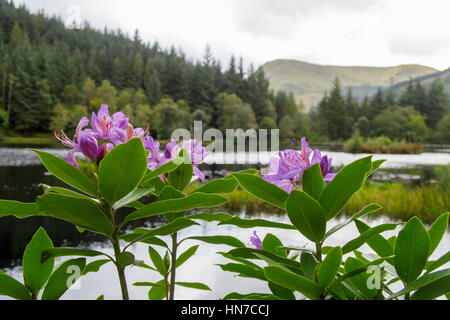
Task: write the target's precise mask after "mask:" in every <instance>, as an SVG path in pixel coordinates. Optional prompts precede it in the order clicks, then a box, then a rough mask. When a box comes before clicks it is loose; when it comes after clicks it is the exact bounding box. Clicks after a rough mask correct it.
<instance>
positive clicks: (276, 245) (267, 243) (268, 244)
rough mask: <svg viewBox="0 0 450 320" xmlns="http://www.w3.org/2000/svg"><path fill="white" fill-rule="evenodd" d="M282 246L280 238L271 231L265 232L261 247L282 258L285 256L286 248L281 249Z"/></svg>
mask: <svg viewBox="0 0 450 320" xmlns="http://www.w3.org/2000/svg"><path fill="white" fill-rule="evenodd" d="M282 247H283V243H282V242H281V240H280V239H278V238H277V237H276V236H275V235H273V234H271V233H267V234H266V236H265V237H264V239H263V241H262V247H261V248H262V249H263V250H265V251H267V252H272V253H274V254H276V255H279V256H282V257H284V258H286V257H287V253H286V249H284V250H283V249H281V248H282Z"/></svg>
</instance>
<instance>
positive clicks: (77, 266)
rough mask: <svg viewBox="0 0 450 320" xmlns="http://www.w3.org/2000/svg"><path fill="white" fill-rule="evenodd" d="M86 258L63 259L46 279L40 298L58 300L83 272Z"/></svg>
mask: <svg viewBox="0 0 450 320" xmlns="http://www.w3.org/2000/svg"><path fill="white" fill-rule="evenodd" d="M85 266H86V258H78V259H72V260H68V261H65V262H64V263H62V264H61V266H59V267H58V268H57V269H56V270H55V272H53V274H52V276H51V277H50V279H49V280H48V283H47V285H46V286H45V289H44V292H43V293H42V298H41V299H42V300H58V299H59V298H60V297H61V296H62V295H63V294H64V293H65V292H66V291H67V289H69V288H70V287H71V286H72V285H73V284H74V283H75V282H76V280H78V278H79V277H80V276H81V275H82V274H83V271H84V267H85Z"/></svg>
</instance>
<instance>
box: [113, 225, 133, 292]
mask: <svg viewBox="0 0 450 320" xmlns="http://www.w3.org/2000/svg"><path fill="white" fill-rule="evenodd" d="M111 243H112V245H113V247H114V254H115V256H116V261H115V262H116V268H117V274H118V275H119V281H120V289H121V290H122V299H123V300H129V299H130V298H129V296H128V287H127V279H126V278H125V267H124V266H122V265H121V264H120V263H119V261H118V258H119V255H120V244H119V236H118V230H116V231H114V234H113V237H112V239H111Z"/></svg>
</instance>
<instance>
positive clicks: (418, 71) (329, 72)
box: [262, 59, 445, 109]
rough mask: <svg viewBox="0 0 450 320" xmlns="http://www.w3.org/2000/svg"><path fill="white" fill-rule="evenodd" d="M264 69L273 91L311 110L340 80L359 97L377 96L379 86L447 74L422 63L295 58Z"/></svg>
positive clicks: (266, 64)
mask: <svg viewBox="0 0 450 320" xmlns="http://www.w3.org/2000/svg"><path fill="white" fill-rule="evenodd" d="M262 69H263V70H264V71H265V73H266V76H267V77H268V79H269V82H270V86H271V88H273V89H275V90H285V91H286V92H288V93H290V92H292V93H293V94H294V96H295V98H296V99H297V101H299V100H300V99H301V100H302V101H303V103H304V104H305V107H306V108H307V109H310V108H311V107H312V106H313V105H315V104H317V102H319V101H320V99H321V98H322V96H323V94H324V92H325V91H327V90H329V89H330V88H331V87H332V85H333V82H334V80H335V78H336V77H339V79H340V81H341V84H342V86H343V87H344V88H346V87H349V86H350V87H352V91H353V93H354V95H355V97H357V98H359V99H362V98H363V97H364V95H366V94H367V95H369V96H370V95H373V94H374V93H375V92H376V91H377V90H378V87H381V88H382V89H384V88H387V87H389V86H390V85H391V84H392V85H396V84H398V83H402V82H405V81H409V79H410V78H417V77H422V76H427V75H431V74H435V73H442V72H445V70H444V71H441V70H438V69H436V68H432V67H428V66H423V65H420V64H401V65H397V66H389V67H377V66H335V65H321V64H314V63H310V62H306V61H300V60H292V59H276V60H273V61H269V62H266V63H265V64H264V65H263V66H262Z"/></svg>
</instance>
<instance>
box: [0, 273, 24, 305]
mask: <svg viewBox="0 0 450 320" xmlns="http://www.w3.org/2000/svg"><path fill="white" fill-rule="evenodd" d="M0 295H5V296H8V297H11V298H13V299H16V300H31V295H30V292H29V291H28V290H27V288H25V286H24V285H23V284H21V283H20V282H19V281H17V280H16V279H14V278H13V277H11V276H9V275H7V274H6V273H5V272H3V271H1V270H0Z"/></svg>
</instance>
